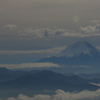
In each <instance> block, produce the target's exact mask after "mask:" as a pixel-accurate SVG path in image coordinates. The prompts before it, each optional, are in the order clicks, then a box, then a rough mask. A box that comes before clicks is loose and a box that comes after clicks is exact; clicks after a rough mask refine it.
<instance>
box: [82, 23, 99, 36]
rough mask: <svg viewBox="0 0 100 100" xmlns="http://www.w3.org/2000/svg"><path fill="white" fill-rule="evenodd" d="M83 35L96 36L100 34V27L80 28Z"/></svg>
mask: <svg viewBox="0 0 100 100" xmlns="http://www.w3.org/2000/svg"><path fill="white" fill-rule="evenodd" d="M80 29H81V31H82V32H83V33H90V34H96V33H100V25H96V26H86V27H80Z"/></svg>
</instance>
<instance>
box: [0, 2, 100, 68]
mask: <svg viewBox="0 0 100 100" xmlns="http://www.w3.org/2000/svg"><path fill="white" fill-rule="evenodd" d="M99 4H100V0H0V67H8V66H11V68H12V66H14V68H16V67H17V66H18V64H19V65H21V66H22V67H23V65H24V64H26V65H27V64H29V65H31V66H32V64H33V66H37V65H38V66H39V65H41V64H38V63H35V64H34V62H35V61H37V60H39V59H41V58H44V57H48V56H52V55H54V54H56V53H59V52H60V51H61V50H63V49H64V48H65V47H67V46H69V45H70V44H73V43H75V42H77V41H80V40H81V41H87V42H89V43H91V44H92V45H94V46H96V47H97V48H98V49H99V48H100V44H99V43H100V13H99V12H100V11H99V9H100V5H99ZM36 64H37V65H36ZM43 64H44V63H43ZM43 64H42V65H41V66H43ZM41 66H40V67H41ZM47 66H52V67H54V66H56V67H57V66H59V65H55V64H51V63H48V65H47Z"/></svg>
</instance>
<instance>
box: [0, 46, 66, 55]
mask: <svg viewBox="0 0 100 100" xmlns="http://www.w3.org/2000/svg"><path fill="white" fill-rule="evenodd" d="M65 48H66V46H62V47H54V48H51V49H44V50H27V51H15V50H14V51H10V50H0V54H6V55H18V54H55V53H59V52H60V51H61V50H64V49H65Z"/></svg>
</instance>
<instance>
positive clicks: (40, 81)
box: [0, 70, 99, 96]
mask: <svg viewBox="0 0 100 100" xmlns="http://www.w3.org/2000/svg"><path fill="white" fill-rule="evenodd" d="M88 82H89V81H88V80H86V79H83V78H80V77H78V76H76V75H74V76H65V75H62V74H60V73H55V72H52V71H48V70H44V71H40V72H37V73H33V74H32V73H31V75H28V74H27V75H25V76H20V77H19V78H16V79H13V80H10V81H6V82H1V83H0V96H5V95H6V96H8V95H9V96H12V94H13V95H18V94H20V93H22V94H27V95H31V94H32V95H33V94H38V93H44V94H51V93H53V92H54V91H55V90H57V89H62V90H64V91H68V92H73V91H78V92H79V91H82V90H91V91H93V90H97V89H98V88H99V87H98V86H95V85H92V84H88ZM3 91H5V92H3ZM47 91H51V92H47Z"/></svg>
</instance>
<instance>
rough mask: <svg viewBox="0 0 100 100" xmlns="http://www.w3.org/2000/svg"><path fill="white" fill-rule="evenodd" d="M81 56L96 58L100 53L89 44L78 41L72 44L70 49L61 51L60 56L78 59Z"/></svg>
mask: <svg viewBox="0 0 100 100" xmlns="http://www.w3.org/2000/svg"><path fill="white" fill-rule="evenodd" d="M81 54H84V55H86V54H87V55H89V56H94V55H100V52H99V50H98V49H96V48H95V47H93V46H92V45H91V44H89V43H88V42H86V41H78V42H76V43H75V44H72V45H70V46H69V47H67V48H65V49H64V50H63V51H61V52H60V54H59V55H58V56H66V57H75V56H76V57H77V56H79V55H81Z"/></svg>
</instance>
